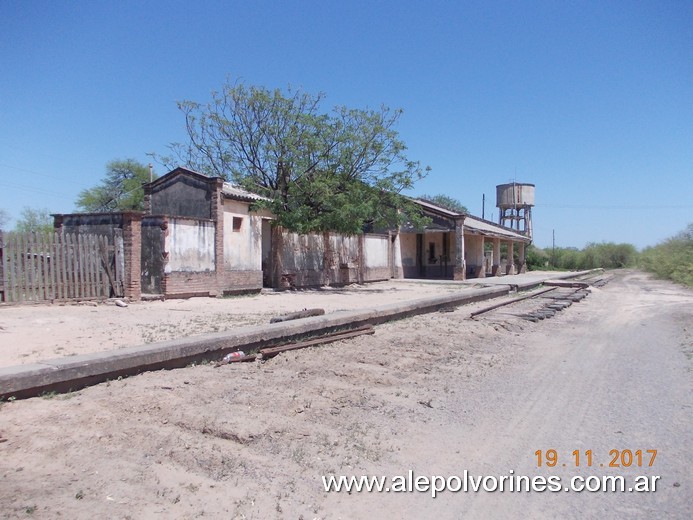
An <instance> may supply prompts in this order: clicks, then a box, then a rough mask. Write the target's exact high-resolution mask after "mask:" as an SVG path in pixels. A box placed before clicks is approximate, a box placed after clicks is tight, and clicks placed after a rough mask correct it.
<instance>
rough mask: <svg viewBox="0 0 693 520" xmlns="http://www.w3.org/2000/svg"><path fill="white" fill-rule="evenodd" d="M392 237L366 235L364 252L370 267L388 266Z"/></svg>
mask: <svg viewBox="0 0 693 520" xmlns="http://www.w3.org/2000/svg"><path fill="white" fill-rule="evenodd" d="M389 245H390V237H388V236H372V235H366V236H365V238H364V244H363V254H364V256H365V263H366V266H368V267H387V266H388V265H389V263H388V257H389Z"/></svg>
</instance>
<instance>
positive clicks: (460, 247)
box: [452, 217, 467, 280]
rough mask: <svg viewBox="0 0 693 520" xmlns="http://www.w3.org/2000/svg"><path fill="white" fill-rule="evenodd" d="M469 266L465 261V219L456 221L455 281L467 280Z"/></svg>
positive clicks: (453, 275)
mask: <svg viewBox="0 0 693 520" xmlns="http://www.w3.org/2000/svg"><path fill="white" fill-rule="evenodd" d="M466 269H467V266H466V264H465V261H464V217H458V218H456V219H455V267H454V268H453V273H452V279H453V280H465V279H466V278H467V273H466Z"/></svg>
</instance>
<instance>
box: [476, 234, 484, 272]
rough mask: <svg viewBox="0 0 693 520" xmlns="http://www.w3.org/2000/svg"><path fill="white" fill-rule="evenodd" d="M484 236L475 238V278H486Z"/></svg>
mask: <svg viewBox="0 0 693 520" xmlns="http://www.w3.org/2000/svg"><path fill="white" fill-rule="evenodd" d="M484 245H485V241H484V237H483V236H480V237H478V238H477V239H476V254H475V255H474V256H475V257H476V266H475V269H474V271H475V272H474V275H475V276H476V277H477V278H486V257H485V255H484Z"/></svg>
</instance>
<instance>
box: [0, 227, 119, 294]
mask: <svg viewBox="0 0 693 520" xmlns="http://www.w3.org/2000/svg"><path fill="white" fill-rule="evenodd" d="M119 238H120V240H119ZM122 271H123V246H122V235H121V236H118V234H116V236H115V239H114V240H113V243H109V240H108V237H106V236H103V235H87V234H71V233H14V232H13V233H3V232H2V231H0V301H4V302H19V303H21V302H32V301H46V300H75V299H77V300H88V299H99V298H108V297H111V296H122V295H123V282H122V280H123V275H122Z"/></svg>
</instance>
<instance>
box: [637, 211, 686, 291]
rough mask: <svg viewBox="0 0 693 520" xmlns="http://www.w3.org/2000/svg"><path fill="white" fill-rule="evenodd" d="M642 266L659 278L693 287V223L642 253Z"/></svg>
mask: <svg viewBox="0 0 693 520" xmlns="http://www.w3.org/2000/svg"><path fill="white" fill-rule="evenodd" d="M640 267H642V268H643V269H644V270H646V271H649V272H651V273H654V274H655V276H657V277H659V278H664V279H666V280H673V281H674V282H677V283H682V284H684V285H687V286H689V287H693V224H688V227H687V228H686V229H685V230H684V231H681V232H680V233H679V234H677V235H676V236H674V237H672V238H668V239H667V240H665V241H664V242H661V243H660V244H657V245H656V246H654V247H648V248H646V249H645V250H644V251H643V252H642V253H641V254H640Z"/></svg>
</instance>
